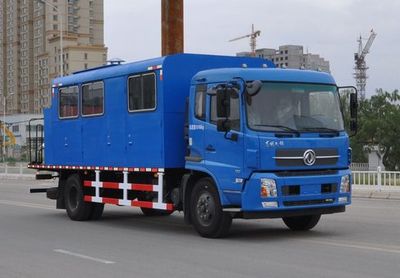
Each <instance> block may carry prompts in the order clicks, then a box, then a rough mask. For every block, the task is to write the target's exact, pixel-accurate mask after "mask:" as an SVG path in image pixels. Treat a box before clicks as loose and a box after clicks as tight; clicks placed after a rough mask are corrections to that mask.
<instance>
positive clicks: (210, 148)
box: [206, 145, 215, 152]
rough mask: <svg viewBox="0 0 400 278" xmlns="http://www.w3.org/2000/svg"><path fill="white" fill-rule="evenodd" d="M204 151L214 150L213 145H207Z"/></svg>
mask: <svg viewBox="0 0 400 278" xmlns="http://www.w3.org/2000/svg"><path fill="white" fill-rule="evenodd" d="M206 151H208V152H215V148H214V147H213V145H208V146H207V148H206Z"/></svg>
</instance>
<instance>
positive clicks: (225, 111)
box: [216, 84, 239, 118]
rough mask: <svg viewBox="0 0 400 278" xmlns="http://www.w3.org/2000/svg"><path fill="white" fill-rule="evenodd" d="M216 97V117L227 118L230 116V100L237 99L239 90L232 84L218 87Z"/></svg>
mask: <svg viewBox="0 0 400 278" xmlns="http://www.w3.org/2000/svg"><path fill="white" fill-rule="evenodd" d="M216 95H217V117H218V118H229V117H230V115H231V98H232V99H237V98H238V97H239V90H238V89H237V88H236V87H235V86H233V85H232V84H228V85H219V86H218V87H217V88H216Z"/></svg>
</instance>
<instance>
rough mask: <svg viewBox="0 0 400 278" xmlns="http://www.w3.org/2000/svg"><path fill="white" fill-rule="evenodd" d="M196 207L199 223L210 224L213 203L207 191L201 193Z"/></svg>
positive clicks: (213, 211)
mask: <svg viewBox="0 0 400 278" xmlns="http://www.w3.org/2000/svg"><path fill="white" fill-rule="evenodd" d="M196 207H197V217H198V220H199V221H200V223H201V224H202V225H204V226H208V225H210V224H211V223H212V221H213V219H214V216H215V203H214V200H213V198H212V196H211V195H210V194H209V193H208V192H204V193H202V194H201V195H200V197H199V199H198V201H197V206H196Z"/></svg>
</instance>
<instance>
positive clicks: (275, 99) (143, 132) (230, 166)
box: [29, 54, 357, 238]
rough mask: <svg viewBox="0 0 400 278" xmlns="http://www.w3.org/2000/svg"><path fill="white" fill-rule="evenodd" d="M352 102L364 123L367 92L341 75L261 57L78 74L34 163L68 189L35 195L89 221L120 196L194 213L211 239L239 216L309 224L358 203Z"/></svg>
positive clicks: (47, 115) (173, 61)
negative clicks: (344, 92) (362, 94)
mask: <svg viewBox="0 0 400 278" xmlns="http://www.w3.org/2000/svg"><path fill="white" fill-rule="evenodd" d="M343 103H346V106H349V107H346V109H342V108H341V107H342V106H343V105H341V104H343ZM342 110H346V111H350V112H349V113H348V114H349V116H350V117H351V119H350V123H351V125H350V127H351V130H355V129H356V126H357V123H356V121H357V93H356V92H354V93H351V94H350V101H347V102H341V101H340V97H339V88H338V87H337V85H336V83H335V80H334V79H333V78H332V76H331V75H330V74H327V73H322V72H317V71H307V70H292V69H279V68H275V66H274V64H273V63H272V62H270V61H268V60H264V59H259V58H245V57H228V56H213V55H197V54H178V55H171V56H166V57H161V58H156V59H150V60H146V61H141V62H135V63H128V64H120V65H106V66H103V67H99V68H95V69H89V70H85V71H82V72H77V73H74V74H72V75H69V76H65V77H61V78H57V79H56V80H54V83H53V91H52V102H51V107H49V108H47V109H45V111H44V133H43V132H42V130H40V129H39V133H40V134H44V144H43V145H42V144H40V143H39V144H38V143H37V142H38V139H37V140H36V144H33V145H35V146H31V152H30V154H31V163H30V164H29V167H30V168H32V169H38V170H39V171H38V174H37V178H40V179H44V178H50V177H55V176H56V177H58V186H57V187H55V188H47V189H32V192H46V193H47V197H48V198H50V199H54V200H56V206H57V208H58V209H65V210H66V211H67V214H68V216H69V217H70V218H71V219H72V220H77V221H84V220H91V219H99V218H100V217H101V216H102V213H103V209H104V204H114V205H120V206H135V207H140V208H141V210H142V212H143V213H144V214H145V215H147V216H167V215H170V214H171V213H172V212H174V211H182V212H183V213H184V220H185V222H186V223H189V224H192V225H193V226H194V228H195V230H196V231H197V232H198V233H199V234H200V235H201V236H204V237H212V238H215V237H223V236H226V235H227V234H228V232H229V228H230V226H231V223H232V219H233V218H245V219H254V218H282V219H283V221H284V223H285V224H286V225H287V226H288V227H289V228H290V229H292V230H309V229H312V228H313V227H314V226H315V225H316V224H317V223H318V221H319V219H320V217H321V215H322V214H331V213H338V212H344V211H345V206H346V205H349V204H350V203H351V172H350V169H349V165H350V163H351V148H350V147H349V137H348V134H347V133H346V132H345V127H344V125H345V124H344V120H343V112H342ZM36 131H37V130H36ZM39 142H40V140H39ZM42 146H44V147H42ZM43 148H44V150H43ZM43 171H51V172H52V175H48V174H44V172H43ZM41 173H42V174H41Z"/></svg>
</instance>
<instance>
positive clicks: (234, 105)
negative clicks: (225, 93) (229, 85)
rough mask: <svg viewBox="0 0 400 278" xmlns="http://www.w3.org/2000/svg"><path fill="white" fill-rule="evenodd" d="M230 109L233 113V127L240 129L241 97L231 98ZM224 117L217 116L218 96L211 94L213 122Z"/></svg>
mask: <svg viewBox="0 0 400 278" xmlns="http://www.w3.org/2000/svg"><path fill="white" fill-rule="evenodd" d="M230 104H231V105H230V110H231V115H230V117H229V120H230V121H231V129H232V130H237V131H240V101H239V98H231V101H230ZM222 119H224V118H218V117H217V96H216V95H213V96H211V115H210V122H211V123H212V124H217V121H218V120H222Z"/></svg>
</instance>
